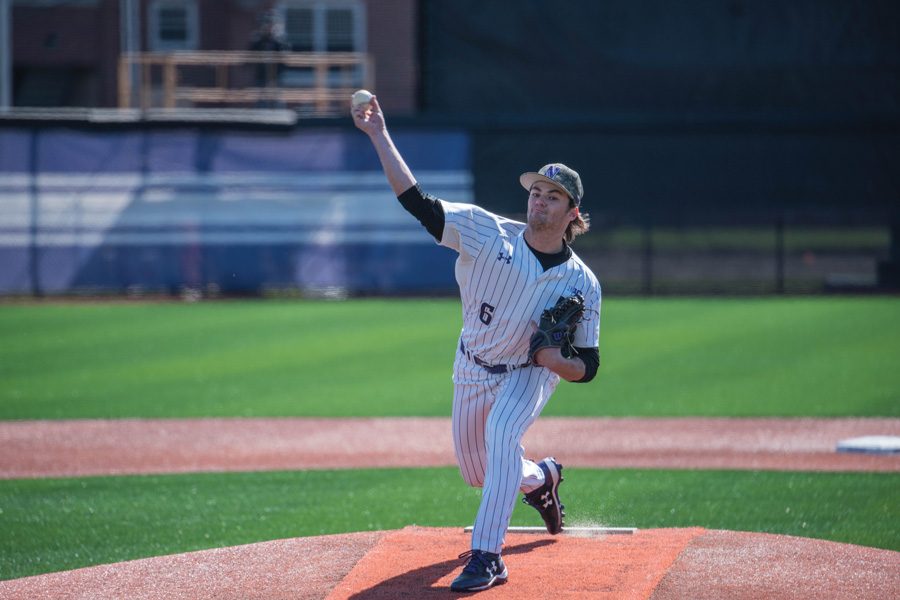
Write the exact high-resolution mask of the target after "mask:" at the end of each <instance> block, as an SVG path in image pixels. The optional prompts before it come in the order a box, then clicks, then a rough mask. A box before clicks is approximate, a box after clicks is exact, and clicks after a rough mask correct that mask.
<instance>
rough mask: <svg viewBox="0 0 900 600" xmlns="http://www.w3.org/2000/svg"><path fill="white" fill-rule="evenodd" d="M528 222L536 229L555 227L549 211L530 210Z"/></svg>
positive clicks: (543, 229) (544, 229)
mask: <svg viewBox="0 0 900 600" xmlns="http://www.w3.org/2000/svg"><path fill="white" fill-rule="evenodd" d="M527 222H528V226H529V227H530V228H531V229H533V230H534V231H547V230H549V229H552V228H553V223H552V222H551V219H550V215H548V214H547V213H540V212H535V211H530V212H529V213H528V218H527Z"/></svg>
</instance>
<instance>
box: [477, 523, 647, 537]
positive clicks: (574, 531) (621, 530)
mask: <svg viewBox="0 0 900 600" xmlns="http://www.w3.org/2000/svg"><path fill="white" fill-rule="evenodd" d="M463 531H464V532H466V533H471V532H472V526H471V525H470V526H468V527H466V528H464V529H463ZM636 531H637V527H563V528H562V531H561V532H560V533H563V534H566V533H567V534H569V535H580V536H592V535H630V534H633V533H634V532H636ZM507 532H509V533H532V534H533V533H546V532H547V528H546V527H510V528H509V529H507Z"/></svg>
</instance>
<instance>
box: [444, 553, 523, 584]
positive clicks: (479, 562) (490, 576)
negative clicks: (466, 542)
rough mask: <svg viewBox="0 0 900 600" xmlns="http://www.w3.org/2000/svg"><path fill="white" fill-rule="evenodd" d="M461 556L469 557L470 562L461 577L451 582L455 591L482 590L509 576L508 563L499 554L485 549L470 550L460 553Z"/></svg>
mask: <svg viewBox="0 0 900 600" xmlns="http://www.w3.org/2000/svg"><path fill="white" fill-rule="evenodd" d="M459 557H460V558H468V559H469V562H468V563H467V564H466V566H465V567H464V568H463V571H462V573H460V574H459V577H457V578H456V579H454V580H453V583H451V584H450V589H451V590H452V591H454V592H480V591H481V590H486V589H488V588H489V587H491V586H492V585H498V584H501V583H504V582H505V581H506V578H507V577H508V576H509V572H508V571H507V570H506V565H504V564H503V559H502V558H500V555H499V554H493V553H491V552H485V551H483V550H469V551H468V552H463V553H462V554H460V555H459Z"/></svg>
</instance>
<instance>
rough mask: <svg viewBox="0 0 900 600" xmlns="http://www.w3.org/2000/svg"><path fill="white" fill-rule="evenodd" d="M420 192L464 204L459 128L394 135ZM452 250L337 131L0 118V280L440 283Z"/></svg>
mask: <svg viewBox="0 0 900 600" xmlns="http://www.w3.org/2000/svg"><path fill="white" fill-rule="evenodd" d="M394 138H395V141H396V143H397V145H398V147H400V149H401V151H402V152H403V153H404V155H405V156H406V157H407V158H408V159H409V162H410V165H411V167H412V168H413V170H414V172H415V173H416V176H417V178H418V179H419V180H420V181H421V183H422V184H423V186H425V187H426V188H427V189H428V190H429V191H430V192H431V193H434V194H435V195H438V196H440V197H442V198H446V199H448V200H453V201H459V202H472V201H473V192H472V188H473V182H472V175H471V169H470V164H469V161H470V158H469V154H470V152H469V139H468V135H467V134H465V133H459V132H454V131H427V132H423V131H415V132H408V133H405V132H403V131H399V132H397V133H395V134H394ZM454 258H455V255H454V254H453V253H452V252H450V251H448V250H446V249H445V248H442V247H440V246H437V245H436V244H435V242H434V240H433V239H432V238H431V236H429V235H428V234H427V233H426V232H425V231H424V229H423V228H422V226H421V225H420V224H419V223H418V221H416V220H415V218H413V217H412V216H411V215H409V214H408V213H407V212H406V211H405V210H403V208H402V207H401V206H400V204H399V203H398V202H397V200H396V198H395V197H394V195H393V193H392V192H391V190H390V187H389V186H388V184H387V181H386V180H385V177H384V175H383V173H382V171H381V166H380V164H379V163H378V159H377V156H376V155H375V152H374V150H373V149H372V148H371V145H370V144H369V141H368V139H367V138H366V137H365V136H364V135H363V134H361V133H359V132H356V131H350V130H346V129H327V130H297V131H293V132H289V133H272V132H229V131H222V132H210V131H201V130H195V129H173V130H136V131H99V132H98V131H80V130H68V129H55V128H35V129H27V128H21V129H5V130H0V264H2V268H0V293H3V294H28V293H41V294H64V293H94V292H97V293H104V292H109V293H121V292H127V291H144V292H147V293H154V292H163V293H171V292H178V291H181V290H184V289H186V288H189V289H196V290H200V291H203V290H218V291H221V292H222V293H263V292H266V291H268V290H299V291H301V292H318V291H322V290H326V291H328V292H329V293H331V292H335V293H342V294H343V293H346V294H369V293H378V294H391V293H430V292H437V293H443V292H447V291H449V290H453V289H454V287H455V282H454V278H453V261H454Z"/></svg>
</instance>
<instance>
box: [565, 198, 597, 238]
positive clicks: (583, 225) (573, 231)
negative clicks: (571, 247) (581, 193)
mask: <svg viewBox="0 0 900 600" xmlns="http://www.w3.org/2000/svg"><path fill="white" fill-rule="evenodd" d="M574 206H575V201H574V200H572V199H571V198H569V208H573V207H574ZM590 228H591V215H589V214H587V213H583V212H581V210H579V211H578V216H577V217H575V218H574V219H572V220H571V221H570V222H569V226H568V227H566V233H565V234H564V235H563V238H564V239H565V240H566V243H567V244H571V243H572V240H574V239H575V238H576V237H577V236H579V235H581V234H582V233H587V232H588V230H590Z"/></svg>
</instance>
